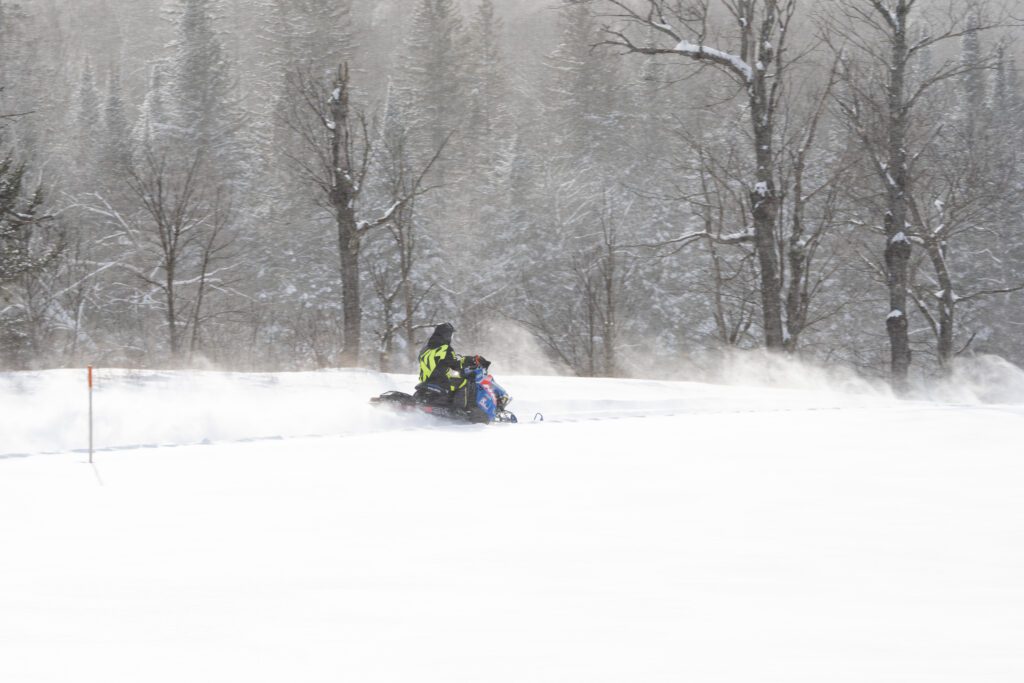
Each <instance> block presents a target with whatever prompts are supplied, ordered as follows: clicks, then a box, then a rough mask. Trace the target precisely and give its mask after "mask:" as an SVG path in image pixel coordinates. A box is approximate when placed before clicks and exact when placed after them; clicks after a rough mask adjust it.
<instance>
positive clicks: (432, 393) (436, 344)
mask: <svg viewBox="0 0 1024 683" xmlns="http://www.w3.org/2000/svg"><path fill="white" fill-rule="evenodd" d="M454 333H455V328H454V327H453V326H452V324H451V323H442V324H440V325H438V326H437V327H435V328H434V333H433V334H431V335H430V339H428V340H427V343H426V345H425V346H424V347H423V348H422V349H421V350H420V356H419V360H420V383H419V384H417V385H416V398H417V399H419V400H421V401H424V402H425V403H432V404H451V403H452V398H453V396H454V395H455V392H456V391H458V390H459V389H463V388H465V387H466V386H467V385H468V384H469V382H468V381H467V380H466V378H465V377H463V376H462V364H463V358H462V356H460V355H458V354H457V353H455V350H454V349H453V348H452V335H453V334H454Z"/></svg>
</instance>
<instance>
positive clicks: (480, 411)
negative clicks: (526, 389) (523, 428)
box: [370, 368, 518, 424]
mask: <svg viewBox="0 0 1024 683" xmlns="http://www.w3.org/2000/svg"><path fill="white" fill-rule="evenodd" d="M463 376H464V377H465V378H466V379H468V380H470V381H472V382H474V383H475V385H476V392H475V393H476V400H475V406H471V407H469V408H458V407H455V406H453V405H450V404H447V403H439V402H436V401H428V400H426V397H425V396H418V395H412V394H407V393H405V392H402V391H386V392H384V393H383V394H381V395H380V396H374V397H373V398H371V399H370V403H371V404H372V405H377V406H388V407H390V408H394V409H397V410H404V411H409V412H418V413H426V414H428V415H434V416H435V417H442V418H447V419H450V420H457V421H459V422H471V423H477V424H489V423H492V422H510V423H514V422H518V420H517V419H516V416H515V414H514V413H512V412H511V411H509V410H506V409H505V406H506V405H507V403H508V401H509V397H508V392H507V391H505V389H504V388H502V386H501V385H500V384H498V383H497V382H495V381H494V377H493V376H491V375H490V374H488V373H487V372H486V371H485V370H484V369H483V368H472V369H466V370H464V371H463Z"/></svg>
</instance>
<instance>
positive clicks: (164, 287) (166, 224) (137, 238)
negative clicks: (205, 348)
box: [87, 148, 237, 361]
mask: <svg viewBox="0 0 1024 683" xmlns="http://www.w3.org/2000/svg"><path fill="white" fill-rule="evenodd" d="M126 174H127V175H126V179H125V180H126V184H127V187H128V190H129V198H130V199H129V200H128V201H130V202H131V203H130V205H129V210H127V211H125V210H122V209H119V208H117V207H115V206H113V205H112V204H111V203H110V202H108V201H107V200H106V199H105V198H103V197H102V196H99V195H96V197H95V200H96V201H95V202H94V203H93V204H92V205H90V206H88V207H87V208H88V209H89V210H90V211H92V212H93V213H95V214H98V215H100V216H102V217H104V218H105V219H106V220H107V221H108V223H109V224H110V225H111V226H112V227H113V228H114V229H115V233H114V235H112V239H114V240H116V241H117V242H118V243H119V244H120V245H121V247H122V249H121V254H120V256H119V258H118V259H117V263H118V267H119V268H120V269H123V270H125V271H127V272H129V273H131V274H132V275H133V276H134V278H135V280H136V283H138V282H141V283H142V289H139V288H138V285H137V284H130V283H124V286H125V287H126V288H127V289H129V291H134V292H136V296H135V298H136V299H138V300H141V301H144V302H148V301H153V302H154V303H155V304H156V306H157V308H159V309H160V310H161V312H162V317H163V322H164V326H165V328H166V335H167V336H166V339H167V349H168V352H169V354H170V357H171V358H172V359H173V360H174V361H180V360H182V359H183V356H184V352H185V351H186V349H187V350H188V351H189V355H191V354H193V353H195V352H196V351H197V350H198V349H199V345H200V340H201V330H202V327H203V324H204V323H205V322H207V321H208V320H209V319H210V315H209V314H208V313H207V302H208V297H209V295H210V293H211V292H212V291H215V290H216V291H220V292H225V293H229V294H233V293H234V290H233V288H232V283H231V281H230V280H229V279H228V277H227V276H228V274H229V273H230V272H231V271H232V270H233V269H234V268H235V267H236V266H237V261H235V260H233V259H231V258H229V256H230V254H229V248H230V246H231V243H232V239H231V235H230V231H229V229H228V228H229V225H230V222H231V220H232V212H231V208H230V205H229V204H228V203H227V202H226V200H225V197H224V195H223V193H222V192H221V191H219V189H218V188H217V187H216V186H212V187H211V186H209V178H208V177H207V176H206V175H205V158H204V155H203V153H202V151H194V152H190V153H189V154H188V156H187V158H183V159H179V160H172V159H170V158H169V156H168V155H166V154H158V153H157V152H156V151H154V150H153V149H149V148H147V149H146V150H145V151H144V152H143V153H142V155H141V157H140V159H139V161H138V163H135V164H132V165H130V166H129V167H128V168H127V171H126ZM154 294H155V295H156V296H155V297H154ZM186 340H187V341H186Z"/></svg>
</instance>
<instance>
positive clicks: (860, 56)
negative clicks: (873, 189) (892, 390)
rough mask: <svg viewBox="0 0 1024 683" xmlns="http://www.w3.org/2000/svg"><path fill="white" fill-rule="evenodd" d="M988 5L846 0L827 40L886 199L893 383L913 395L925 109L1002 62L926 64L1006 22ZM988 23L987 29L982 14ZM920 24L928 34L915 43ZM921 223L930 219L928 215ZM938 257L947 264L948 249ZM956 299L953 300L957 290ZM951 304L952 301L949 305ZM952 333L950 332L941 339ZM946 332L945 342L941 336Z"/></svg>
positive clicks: (849, 115)
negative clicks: (915, 259)
mask: <svg viewBox="0 0 1024 683" xmlns="http://www.w3.org/2000/svg"><path fill="white" fill-rule="evenodd" d="M987 5H988V3H983V2H965V3H952V2H951V3H949V4H948V5H941V6H939V5H936V6H928V5H926V4H923V3H921V2H919V0H868V1H867V2H865V1H863V0H837V1H836V3H835V4H834V5H833V6H832V8H833V9H834V10H835V11H833V12H832V13H831V14H830V16H829V18H828V19H827V20H826V21H825V22H824V23H825V34H826V38H827V40H828V41H829V43H830V45H831V46H832V48H833V50H834V51H835V53H836V54H837V55H838V56H840V57H841V59H842V64H843V70H842V86H843V87H842V88H840V89H838V90H837V95H836V98H835V100H836V102H837V103H838V104H839V107H840V109H841V111H842V113H843V115H844V118H845V120H846V121H847V122H848V124H849V126H850V128H851V130H852V131H853V133H854V134H855V135H856V136H857V137H858V138H859V140H860V141H861V143H862V148H863V151H864V153H865V154H867V155H868V157H869V159H870V164H871V166H872V168H873V169H874V172H875V174H876V177H877V178H878V180H879V182H880V183H881V185H882V187H883V192H884V195H885V214H884V219H883V230H884V234H885V239H886V244H885V258H884V275H885V280H886V286H887V288H888V291H889V312H888V314H887V316H886V321H885V325H886V330H887V332H888V336H889V346H890V355H891V361H890V366H891V374H892V381H893V384H894V386H895V387H896V388H897V389H900V390H905V389H906V387H907V381H908V374H909V370H910V365H911V345H910V334H909V329H910V328H909V323H908V310H907V303H908V296H909V295H910V293H911V291H912V288H913V283H912V281H911V256H912V244H913V236H914V235H915V234H916V233H917V232H918V231H919V230H920V228H921V226H920V225H919V224H918V225H915V223H914V222H913V221H914V220H915V212H914V199H913V197H914V192H915V184H916V180H917V175H918V165H919V162H920V159H921V153H922V150H923V147H925V146H926V145H927V144H928V143H927V141H928V139H929V138H930V137H933V136H934V134H935V133H936V132H937V131H923V130H922V129H921V126H920V122H919V120H918V113H919V110H920V109H921V108H923V105H924V103H925V100H926V96H927V95H928V94H929V93H930V92H932V91H933V90H935V89H937V88H938V87H939V86H941V85H944V84H947V83H949V82H951V81H953V80H954V79H958V78H960V77H962V76H964V75H965V74H966V73H969V72H971V71H975V70H978V69H988V68H992V67H993V66H994V62H990V61H988V60H984V61H982V62H976V63H965V62H964V61H962V60H960V59H959V58H957V57H948V58H946V59H944V60H942V61H941V62H938V63H936V64H929V63H927V62H925V60H924V59H923V57H925V56H928V57H930V56H931V51H932V48H934V47H935V46H937V45H940V44H942V43H947V42H949V41H952V40H956V39H960V38H962V37H963V36H965V35H967V34H968V33H971V32H978V31H985V30H991V29H993V28H996V27H999V26H1002V25H1004V24H1005V15H1003V14H1001V13H996V12H995V10H990V11H986V10H985V8H984V7H983V6H987ZM980 16H987V17H989V19H988V20H986V21H985V22H983V23H979V22H978V21H976V19H977V17H980ZM915 22H917V24H918V25H919V26H921V27H922V31H921V32H920V37H919V38H917V39H914V38H913V37H912V29H913V27H914V25H915ZM916 218H917V219H918V220H919V219H920V218H921V214H920V211H918V212H917V214H916ZM933 255H934V256H935V257H937V258H939V260H940V261H941V256H942V254H941V250H940V251H934V250H933ZM948 296H953V293H952V289H949V290H948ZM947 303H948V302H947ZM942 334H945V333H942ZM942 334H940V336H942Z"/></svg>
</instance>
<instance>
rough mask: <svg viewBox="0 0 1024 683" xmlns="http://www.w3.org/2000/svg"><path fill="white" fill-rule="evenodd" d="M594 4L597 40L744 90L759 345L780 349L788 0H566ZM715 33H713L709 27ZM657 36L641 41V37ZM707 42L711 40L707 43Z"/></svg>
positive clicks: (792, 10) (791, 10) (792, 7)
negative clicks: (678, 62)
mask: <svg viewBox="0 0 1024 683" xmlns="http://www.w3.org/2000/svg"><path fill="white" fill-rule="evenodd" d="M570 1H571V2H575V3H578V4H593V5H597V6H599V7H600V8H601V10H602V12H603V13H602V16H603V17H605V18H607V19H610V20H612V21H613V22H614V23H609V24H608V25H606V26H605V27H604V30H603V32H604V36H605V39H604V40H603V41H602V44H605V45H609V46H612V47H618V48H623V49H625V50H626V51H627V52H629V53H636V54H643V55H674V56H678V57H680V58H682V59H687V60H690V61H693V62H697V63H701V64H706V65H709V66H711V67H713V68H715V69H717V70H719V71H721V72H722V73H723V74H724V75H725V76H727V77H728V78H730V79H732V80H733V81H734V82H735V83H736V84H737V85H738V86H739V87H741V88H743V90H744V92H745V93H746V104H747V108H748V109H747V111H748V115H749V125H750V126H751V131H752V136H751V138H750V140H751V143H752V146H753V149H752V151H753V158H754V160H755V170H754V179H753V182H752V183H750V184H749V185H748V188H749V201H750V210H751V215H752V219H753V224H752V229H751V234H750V239H751V241H752V242H753V244H754V245H755V251H756V254H757V260H758V268H759V277H760V294H761V312H762V317H763V323H764V335H765V345H766V346H767V347H768V348H769V349H780V350H781V349H783V348H785V345H786V340H787V337H788V336H789V333H788V332H787V330H786V322H785V313H784V310H783V282H782V272H781V265H780V257H779V252H778V249H777V246H778V236H777V235H778V216H779V210H780V193H779V190H778V183H777V179H776V168H777V161H778V160H777V156H776V150H775V144H776V137H775V124H776V115H777V113H778V111H779V108H780V103H781V101H782V96H783V89H784V85H785V83H786V72H787V69H788V67H789V66H790V62H789V59H788V55H787V44H788V41H789V39H790V31H789V28H790V26H791V24H792V22H793V19H794V17H795V15H796V8H797V3H796V0H764V1H763V2H759V1H758V0H736V1H732V0H720V2H719V3H717V5H718V8H716V9H714V10H713V9H712V6H711V5H712V3H711V2H710V0H703V1H701V2H693V3H689V2H687V3H684V2H678V1H674V0H643V1H642V2H631V1H629V0H570ZM719 9H720V10H722V11H724V12H725V13H726V14H727V15H728V16H729V17H730V18H731V23H732V28H731V30H730V31H728V32H726V33H727V35H721V36H719V35H718V34H717V32H715V29H716V27H715V19H714V16H715V12H716V11H717V10H719ZM713 32H715V33H713ZM652 35H653V36H656V40H657V42H655V43H652V42H649V38H648V37H649V36H652ZM710 42H715V43H716V44H714V45H712V44H709V43H710Z"/></svg>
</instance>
